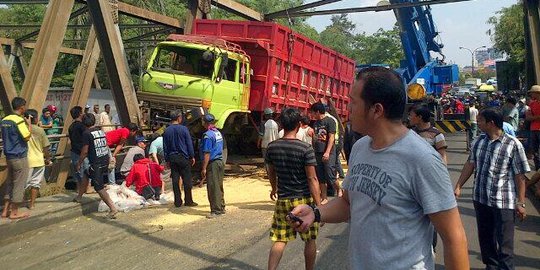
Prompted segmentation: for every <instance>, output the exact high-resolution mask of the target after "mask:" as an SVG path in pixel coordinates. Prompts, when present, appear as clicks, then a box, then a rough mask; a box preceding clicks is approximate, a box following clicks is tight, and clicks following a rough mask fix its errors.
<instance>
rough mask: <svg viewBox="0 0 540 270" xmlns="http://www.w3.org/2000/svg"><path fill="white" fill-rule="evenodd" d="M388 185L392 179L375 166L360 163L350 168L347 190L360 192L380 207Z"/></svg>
mask: <svg viewBox="0 0 540 270" xmlns="http://www.w3.org/2000/svg"><path fill="white" fill-rule="evenodd" d="M390 183H392V178H391V177H390V176H389V175H388V174H387V173H386V172H384V171H381V169H380V168H379V167H377V166H373V165H371V164H366V163H362V164H356V165H354V166H353V167H352V169H351V173H350V175H349V185H348V186H347V190H349V191H356V192H362V193H364V194H366V195H367V196H368V197H370V198H371V199H372V200H373V201H374V202H375V203H377V204H378V205H379V206H380V205H381V202H382V200H383V199H384V197H385V196H386V194H387V193H386V191H385V190H386V188H387V187H388V185H389V184H390Z"/></svg>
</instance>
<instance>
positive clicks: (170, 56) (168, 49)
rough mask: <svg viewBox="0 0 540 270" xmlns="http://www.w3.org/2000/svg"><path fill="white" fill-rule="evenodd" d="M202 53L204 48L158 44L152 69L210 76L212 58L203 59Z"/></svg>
mask: <svg viewBox="0 0 540 270" xmlns="http://www.w3.org/2000/svg"><path fill="white" fill-rule="evenodd" d="M203 53H204V50H198V49H191V48H185V47H179V46H173V45H169V46H167V45H165V46H160V47H159V51H158V53H157V56H156V58H155V59H154V63H153V64H152V69H154V70H157V71H162V72H170V73H176V74H186V75H192V76H197V77H204V78H210V77H211V76H212V73H213V70H214V60H211V61H206V60H204V59H203V57H202V55H203Z"/></svg>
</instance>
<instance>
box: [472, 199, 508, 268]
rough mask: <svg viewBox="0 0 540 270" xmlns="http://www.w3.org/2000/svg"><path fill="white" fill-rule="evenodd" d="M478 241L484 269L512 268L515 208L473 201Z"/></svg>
mask: <svg viewBox="0 0 540 270" xmlns="http://www.w3.org/2000/svg"><path fill="white" fill-rule="evenodd" d="M474 210H475V211H476V224H477V227H478V241H479V242H480V252H481V254H482V262H483V263H484V264H485V265H486V270H491V269H493V270H495V269H514V222H515V210H513V209H498V208H494V207H490V206H487V205H484V204H481V203H479V202H476V201H475V202H474Z"/></svg>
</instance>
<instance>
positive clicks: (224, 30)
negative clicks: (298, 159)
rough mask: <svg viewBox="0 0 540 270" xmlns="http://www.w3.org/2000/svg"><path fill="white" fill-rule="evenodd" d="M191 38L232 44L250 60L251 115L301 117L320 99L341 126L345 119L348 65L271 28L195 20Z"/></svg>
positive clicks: (350, 75)
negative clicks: (285, 112)
mask: <svg viewBox="0 0 540 270" xmlns="http://www.w3.org/2000/svg"><path fill="white" fill-rule="evenodd" d="M192 34H193V35H203V36H215V37H219V38H222V39H224V40H226V41H230V42H233V43H236V44H238V45H240V46H241V47H242V49H243V50H244V51H245V52H246V53H247V54H248V55H249V56H250V58H251V68H252V69H253V76H251V91H250V100H249V109H250V110H251V111H259V112H260V111H263V110H264V108H266V107H272V108H275V109H276V110H277V111H278V112H279V111H281V108H283V107H296V108H300V109H302V111H307V110H308V108H309V106H310V103H312V102H313V101H317V100H319V99H321V98H326V99H331V100H332V101H333V103H334V105H335V107H336V110H337V112H338V114H339V115H340V116H341V117H342V119H343V120H346V119H348V110H347V106H348V104H349V96H348V95H349V92H350V91H351V87H352V84H353V80H354V70H355V63H354V61H353V60H352V59H350V58H347V57H345V56H343V55H341V54H339V53H337V52H335V51H333V50H331V49H329V48H326V47H324V46H323V45H321V44H319V43H317V42H315V41H313V40H310V39H308V38H306V37H305V36H302V35H300V34H298V33H295V32H292V31H291V30H290V29H289V28H286V27H284V26H281V25H279V24H277V23H270V22H249V21H229V20H196V21H195V26H194V27H193V33H192ZM289 62H290V63H292V65H291V68H290V71H288V70H287V64H288V63H289Z"/></svg>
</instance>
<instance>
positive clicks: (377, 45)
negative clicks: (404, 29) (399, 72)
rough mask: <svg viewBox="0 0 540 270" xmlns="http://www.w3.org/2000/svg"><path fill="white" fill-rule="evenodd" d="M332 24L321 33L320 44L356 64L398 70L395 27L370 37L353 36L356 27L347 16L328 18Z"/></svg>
mask: <svg viewBox="0 0 540 270" xmlns="http://www.w3.org/2000/svg"><path fill="white" fill-rule="evenodd" d="M331 21H332V24H330V25H329V26H327V27H326V29H324V31H322V32H321V34H320V35H321V43H322V44H323V45H326V46H328V47H330V48H332V49H334V50H336V51H338V52H340V53H342V54H344V55H346V56H348V57H350V58H353V59H354V60H356V62H357V63H360V64H388V65H390V66H391V67H393V68H397V67H399V62H400V60H401V59H403V58H404V55H403V50H402V49H401V40H400V37H399V27H398V26H397V25H396V26H394V28H393V29H392V30H384V29H379V30H378V31H377V32H375V33H374V34H372V35H368V34H366V33H358V34H354V32H355V30H356V26H355V25H354V23H353V22H352V21H350V20H349V18H348V17H347V15H345V14H341V15H334V16H332V19H331Z"/></svg>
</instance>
